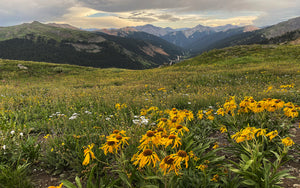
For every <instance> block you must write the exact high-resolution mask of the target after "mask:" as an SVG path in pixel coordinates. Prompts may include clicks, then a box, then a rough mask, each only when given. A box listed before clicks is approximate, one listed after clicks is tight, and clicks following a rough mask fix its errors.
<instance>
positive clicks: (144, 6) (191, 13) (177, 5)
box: [0, 0, 300, 29]
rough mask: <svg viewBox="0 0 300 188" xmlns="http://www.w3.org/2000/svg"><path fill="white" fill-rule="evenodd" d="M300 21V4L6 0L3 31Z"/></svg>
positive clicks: (274, 0)
mask: <svg viewBox="0 0 300 188" xmlns="http://www.w3.org/2000/svg"><path fill="white" fill-rule="evenodd" d="M298 16H300V0H0V26H12V25H18V24H22V23H30V22H32V21H39V22H42V23H61V24H70V25H73V26H75V27H79V28H85V29H87V28H98V29H102V28H121V27H126V26H139V25H145V24H152V25H155V26H159V27H171V28H187V27H194V26H196V25H199V24H201V25H205V26H220V25H226V24H232V25H239V26H244V25H255V26H258V27H263V26H268V25H273V24H276V23H279V22H282V21H286V20H288V19H290V18H294V17H298Z"/></svg>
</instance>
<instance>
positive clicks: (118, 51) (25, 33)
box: [0, 21, 182, 69]
mask: <svg viewBox="0 0 300 188" xmlns="http://www.w3.org/2000/svg"><path fill="white" fill-rule="evenodd" d="M64 27H68V28H64ZM69 27H70V26H66V25H63V27H62V26H61V25H59V27H58V25H54V26H53V25H51V24H50V25H49V24H42V23H39V22H36V21H35V22H32V23H24V24H21V25H18V26H10V27H2V28H0V58H6V59H19V60H34V61H46V62H53V63H69V64H77V65H83V66H95V67H102V68H105V67H118V68H129V69H145V68H152V67H157V66H159V65H162V64H164V63H169V61H170V60H172V59H176V58H177V56H179V55H182V50H181V49H179V48H178V47H175V46H173V45H172V44H169V43H167V42H163V45H162V44H161V45H160V46H156V45H157V44H156V43H157V42H156V43H155V44H154V43H152V41H151V40H148V41H142V40H140V39H134V38H130V39H128V38H125V39H124V38H122V37H118V36H108V35H106V34H104V33H99V32H89V31H83V30H78V29H74V28H69Z"/></svg>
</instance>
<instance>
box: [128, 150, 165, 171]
mask: <svg viewBox="0 0 300 188" xmlns="http://www.w3.org/2000/svg"><path fill="white" fill-rule="evenodd" d="M131 161H135V162H134V163H133V164H134V165H136V166H137V165H139V168H143V167H144V166H146V165H148V166H150V165H151V164H153V167H155V166H156V163H157V161H160V159H159V158H158V156H157V154H156V153H155V152H154V151H152V150H151V149H145V150H143V151H142V152H141V153H140V154H138V153H136V154H135V155H134V156H133V157H132V159H131Z"/></svg>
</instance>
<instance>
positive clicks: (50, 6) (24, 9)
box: [0, 0, 76, 26]
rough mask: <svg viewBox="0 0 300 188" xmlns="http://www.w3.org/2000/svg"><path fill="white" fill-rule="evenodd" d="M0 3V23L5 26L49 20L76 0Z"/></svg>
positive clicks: (10, 1)
mask: <svg viewBox="0 0 300 188" xmlns="http://www.w3.org/2000/svg"><path fill="white" fill-rule="evenodd" d="M4 1H5V2H4ZM0 4H1V6H0V25H1V26H6V25H15V24H20V23H24V22H31V21H34V20H38V21H42V22H43V21H51V20H52V19H55V18H58V17H61V16H62V15H64V14H65V13H66V12H67V9H68V8H69V7H71V6H73V5H75V4H76V2H75V1H74V0H51V1H41V0H9V1H6V0H0Z"/></svg>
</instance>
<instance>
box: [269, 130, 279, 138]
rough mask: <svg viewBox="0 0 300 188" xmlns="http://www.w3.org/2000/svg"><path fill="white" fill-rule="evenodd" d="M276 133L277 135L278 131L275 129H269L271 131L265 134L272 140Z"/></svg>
mask: <svg viewBox="0 0 300 188" xmlns="http://www.w3.org/2000/svg"><path fill="white" fill-rule="evenodd" d="M277 135H278V131H277V130H275V131H271V132H269V133H268V134H266V137H269V139H270V141H272V140H273V138H274V137H275V136H277Z"/></svg>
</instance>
